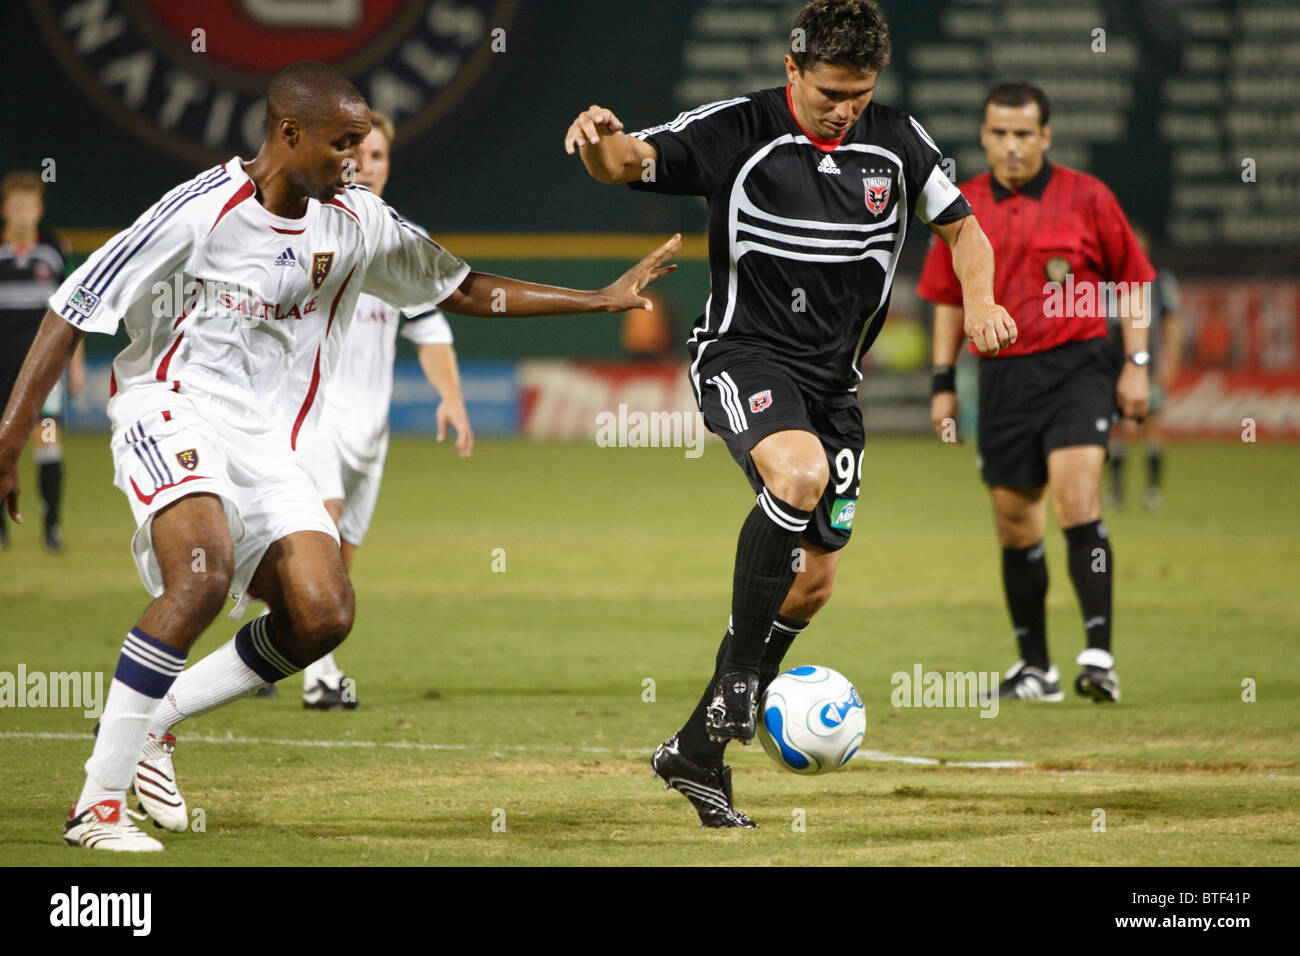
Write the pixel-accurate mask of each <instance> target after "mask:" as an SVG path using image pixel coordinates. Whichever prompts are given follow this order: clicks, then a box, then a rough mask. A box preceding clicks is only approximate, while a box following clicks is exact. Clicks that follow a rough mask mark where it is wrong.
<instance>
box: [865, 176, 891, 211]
mask: <svg viewBox="0 0 1300 956" xmlns="http://www.w3.org/2000/svg"><path fill="white" fill-rule="evenodd" d="M892 182H893V181H892V180H891V179H890V178H889V177H888V176H867V177H864V178H863V180H862V185H863V187H864V188H865V189H866V191H867V208H868V209H870V210H871V212H872V215H876V216H879V215H880V214H881V213H882V212H884V211H885V206H887V205H888V204H889V187H890V185H891V184H892Z"/></svg>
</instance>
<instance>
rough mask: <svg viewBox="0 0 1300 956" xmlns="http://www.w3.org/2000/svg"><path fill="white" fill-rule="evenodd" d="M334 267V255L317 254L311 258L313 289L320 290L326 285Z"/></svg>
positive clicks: (327, 253)
mask: <svg viewBox="0 0 1300 956" xmlns="http://www.w3.org/2000/svg"><path fill="white" fill-rule="evenodd" d="M333 267H334V253H332V252H316V253H313V254H312V257H311V287H312V288H313V289H316V290H317V291H319V290H320V287H321V286H322V285H324V284H325V279H326V278H327V277H328V276H329V274H330V269H332V268H333Z"/></svg>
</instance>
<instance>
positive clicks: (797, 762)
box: [758, 666, 867, 774]
mask: <svg viewBox="0 0 1300 956" xmlns="http://www.w3.org/2000/svg"><path fill="white" fill-rule="evenodd" d="M758 715H759V720H758V739H759V740H760V741H761V742H762V744H763V749H764V750H766V751H767V755H768V756H769V757H771V758H772V759H773V760H775V761H776V762H777V763H778V764H779V765H780V766H782V767H784V768H785V769H786V770H792V771H794V772H795V773H806V774H815V773H830V772H831V771H832V770H838V769H839V768H840V767H842V766H844V765H845V764H846V763H848V762H849V760H850V759H851V758H852V757H853V755H854V754H855V753H856V752H857V750H858V747H859V746H861V745H862V735H863V734H864V733H865V732H866V729H867V712H866V711H865V710H864V709H863V707H862V698H861V697H859V696H858V692H857V690H856V689H855V688H854V686H853V685H852V684H850V683H849V679H848V678H847V677H845V676H844V675H843V674H841V673H840V672H839V671H833V670H831V669H830V668H829V667H811V666H808V667H796V668H794V669H792V670H788V671H786V672H785V673H784V674H781V675H779V676H778V677H777V678H776V680H774V681H772V683H771V684H770V685H769V686H768V688H767V691H766V692H765V693H764V694H763V699H762V700H761V701H759V705H758Z"/></svg>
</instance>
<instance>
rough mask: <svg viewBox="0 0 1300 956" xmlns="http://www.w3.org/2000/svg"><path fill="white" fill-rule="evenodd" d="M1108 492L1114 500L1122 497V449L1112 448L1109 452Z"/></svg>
mask: <svg viewBox="0 0 1300 956" xmlns="http://www.w3.org/2000/svg"><path fill="white" fill-rule="evenodd" d="M1110 491H1111V494H1112V495H1114V496H1115V498H1116V500H1121V499H1123V497H1124V449H1123V447H1122V446H1121V447H1118V448H1112V449H1111V452H1110Z"/></svg>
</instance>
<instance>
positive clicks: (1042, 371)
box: [979, 336, 1119, 488]
mask: <svg viewBox="0 0 1300 956" xmlns="http://www.w3.org/2000/svg"><path fill="white" fill-rule="evenodd" d="M1118 371H1119V370H1118V368H1117V367H1116V364H1115V354H1114V351H1113V349H1112V346H1111V345H1110V343H1109V341H1108V340H1107V338H1106V337H1104V336H1103V337H1101V338H1096V339H1088V340H1087V341H1084V342H1067V343H1066V344H1065V345H1058V346H1056V348H1052V349H1047V350H1046V351H1043V352H1034V353H1032V354H1030V355H1013V356H1009V357H1007V358H981V359H980V363H979V383H980V384H979V393H980V394H979V469H980V477H982V478H983V479H984V483H985V484H986V485H990V486H994V487H1008V488H1041V487H1042V486H1043V485H1045V484H1047V456H1048V455H1049V454H1050V453H1051V452H1053V451H1054V450H1056V449H1057V448H1068V447H1071V446H1073V445H1101V446H1102V447H1103V448H1105V447H1106V446H1107V445H1108V444H1109V442H1110V421H1111V413H1112V412H1113V411H1114V410H1115V380H1116V376H1117V374H1118Z"/></svg>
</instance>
